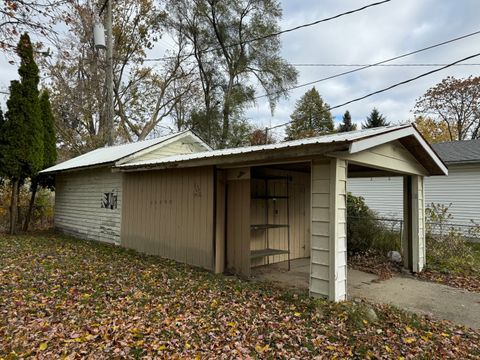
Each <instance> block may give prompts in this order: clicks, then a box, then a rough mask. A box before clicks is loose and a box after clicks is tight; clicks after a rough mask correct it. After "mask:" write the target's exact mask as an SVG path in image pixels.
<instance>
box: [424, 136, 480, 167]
mask: <svg viewBox="0 0 480 360" xmlns="http://www.w3.org/2000/svg"><path fill="white" fill-rule="evenodd" d="M432 147H433V149H434V150H435V151H436V152H437V154H438V155H439V156H440V157H441V158H442V160H443V161H444V162H445V163H447V164H465V163H480V139H476V140H466V141H451V142H444V143H439V144H433V145H432Z"/></svg>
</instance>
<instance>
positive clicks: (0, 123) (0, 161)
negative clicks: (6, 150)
mask: <svg viewBox="0 0 480 360" xmlns="http://www.w3.org/2000/svg"><path fill="white" fill-rule="evenodd" d="M4 126H5V118H4V116H3V111H2V110H0V183H1V179H2V177H4V176H5V174H4V173H3V172H4V169H5V167H4V156H3V151H1V150H2V148H3V142H4V141H5V140H4V133H5V129H4V128H3V127H4Z"/></svg>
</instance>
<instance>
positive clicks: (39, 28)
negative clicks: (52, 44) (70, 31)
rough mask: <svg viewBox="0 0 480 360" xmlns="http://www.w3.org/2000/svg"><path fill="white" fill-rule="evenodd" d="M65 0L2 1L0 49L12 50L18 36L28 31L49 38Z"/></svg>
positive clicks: (0, 11) (0, 10) (51, 35)
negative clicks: (13, 40) (14, 40)
mask: <svg viewBox="0 0 480 360" xmlns="http://www.w3.org/2000/svg"><path fill="white" fill-rule="evenodd" d="M66 2H67V0H35V1H33V0H3V1H2V3H1V5H0V49H2V50H7V51H9V50H14V49H15V42H13V43H12V39H15V38H16V37H17V36H18V34H20V33H22V32H24V31H28V32H30V33H36V34H38V35H39V36H42V37H47V38H51V37H53V35H54V32H53V30H52V27H53V25H54V23H55V20H56V19H57V16H58V15H59V14H60V13H61V9H62V5H63V4H65V3H66Z"/></svg>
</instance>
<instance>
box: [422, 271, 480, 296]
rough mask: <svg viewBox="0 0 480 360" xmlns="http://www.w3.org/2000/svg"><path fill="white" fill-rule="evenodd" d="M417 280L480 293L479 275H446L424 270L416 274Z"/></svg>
mask: <svg viewBox="0 0 480 360" xmlns="http://www.w3.org/2000/svg"><path fill="white" fill-rule="evenodd" d="M416 276H417V277H418V278H419V279H422V280H428V281H433V282H437V283H441V284H445V285H449V286H453V287H456V288H461V289H465V290H468V291H472V292H480V275H464V274H448V273H443V272H441V271H438V270H434V269H426V270H425V271H422V272H421V273H419V274H416Z"/></svg>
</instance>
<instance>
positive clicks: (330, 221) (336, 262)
mask: <svg viewBox="0 0 480 360" xmlns="http://www.w3.org/2000/svg"><path fill="white" fill-rule="evenodd" d="M346 185H347V163H346V161H345V160H341V159H331V160H319V161H313V163H312V186H311V188H312V200H311V201H312V202H311V204H312V209H311V214H312V226H311V229H312V238H311V260H310V261H311V267H310V294H311V295H313V296H322V297H327V298H329V299H330V300H333V301H341V300H345V299H346V295H347V252H346V251H347V239H346V211H347V210H346Z"/></svg>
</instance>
